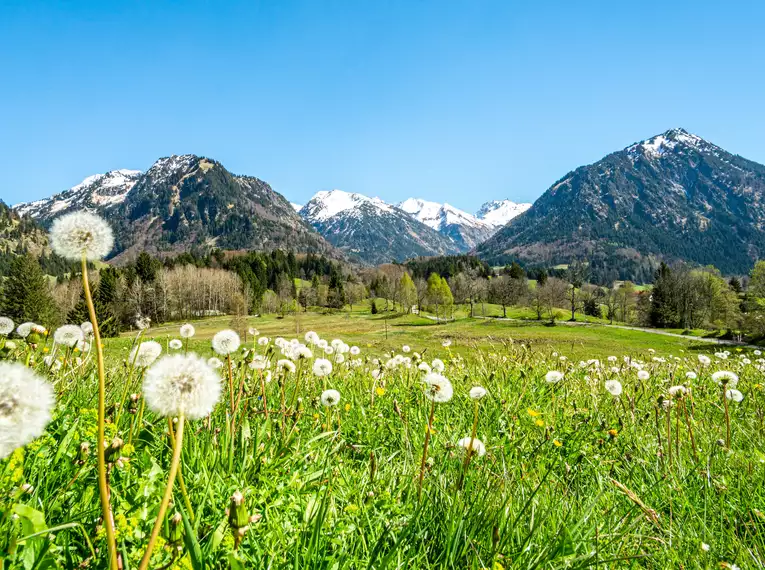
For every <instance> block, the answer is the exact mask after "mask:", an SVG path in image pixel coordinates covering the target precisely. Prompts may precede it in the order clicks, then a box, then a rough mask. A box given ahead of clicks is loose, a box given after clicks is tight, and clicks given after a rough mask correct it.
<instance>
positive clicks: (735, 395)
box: [725, 388, 744, 403]
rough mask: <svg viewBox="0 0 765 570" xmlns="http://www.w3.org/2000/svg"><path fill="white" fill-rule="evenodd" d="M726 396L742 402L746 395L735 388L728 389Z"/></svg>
mask: <svg viewBox="0 0 765 570" xmlns="http://www.w3.org/2000/svg"><path fill="white" fill-rule="evenodd" d="M725 397H726V398H728V399H729V400H733V401H734V402H736V403H738V402H741V401H742V400H743V399H744V395H743V394H742V393H741V392H739V391H738V390H736V389H734V388H731V389H730V390H726V392H725Z"/></svg>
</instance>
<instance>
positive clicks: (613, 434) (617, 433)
mask: <svg viewBox="0 0 765 570" xmlns="http://www.w3.org/2000/svg"><path fill="white" fill-rule="evenodd" d="M608 435H610V436H611V437H616V436H617V435H619V432H618V431H616V430H615V429H610V430H608Z"/></svg>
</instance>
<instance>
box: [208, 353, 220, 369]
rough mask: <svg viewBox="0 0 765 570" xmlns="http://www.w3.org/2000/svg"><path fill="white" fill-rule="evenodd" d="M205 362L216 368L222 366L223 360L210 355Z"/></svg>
mask: <svg viewBox="0 0 765 570" xmlns="http://www.w3.org/2000/svg"><path fill="white" fill-rule="evenodd" d="M207 364H208V365H209V366H210V368H212V369H214V370H217V369H218V368H221V367H222V366H223V361H222V360H221V359H220V358H216V357H214V356H211V357H210V358H208V359H207Z"/></svg>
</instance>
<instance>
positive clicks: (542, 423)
mask: <svg viewBox="0 0 765 570" xmlns="http://www.w3.org/2000/svg"><path fill="white" fill-rule="evenodd" d="M534 423H535V424H536V425H538V426H539V427H543V426H544V425H545V422H544V420H537V421H535V422H534Z"/></svg>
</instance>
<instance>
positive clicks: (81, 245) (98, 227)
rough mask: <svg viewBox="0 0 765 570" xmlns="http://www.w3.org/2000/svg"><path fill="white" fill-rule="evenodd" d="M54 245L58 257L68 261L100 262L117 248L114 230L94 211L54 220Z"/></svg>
mask: <svg viewBox="0 0 765 570" xmlns="http://www.w3.org/2000/svg"><path fill="white" fill-rule="evenodd" d="M50 244H51V247H52V248H53V251H55V252H56V253H57V254H59V255H60V256H61V257H64V258H66V259H71V260H73V261H79V260H80V259H82V258H83V257H85V259H87V260H88V261H98V260H100V259H103V258H104V257H106V256H107V255H108V254H109V252H110V251H111V250H112V247H113V246H114V233H113V232H112V228H111V227H110V226H109V224H108V223H106V220H104V219H103V218H102V217H101V216H97V215H96V214H91V213H90V212H84V211H80V212H72V213H71V214H65V215H63V216H61V217H60V218H56V219H55V220H53V225H52V226H51V228H50Z"/></svg>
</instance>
